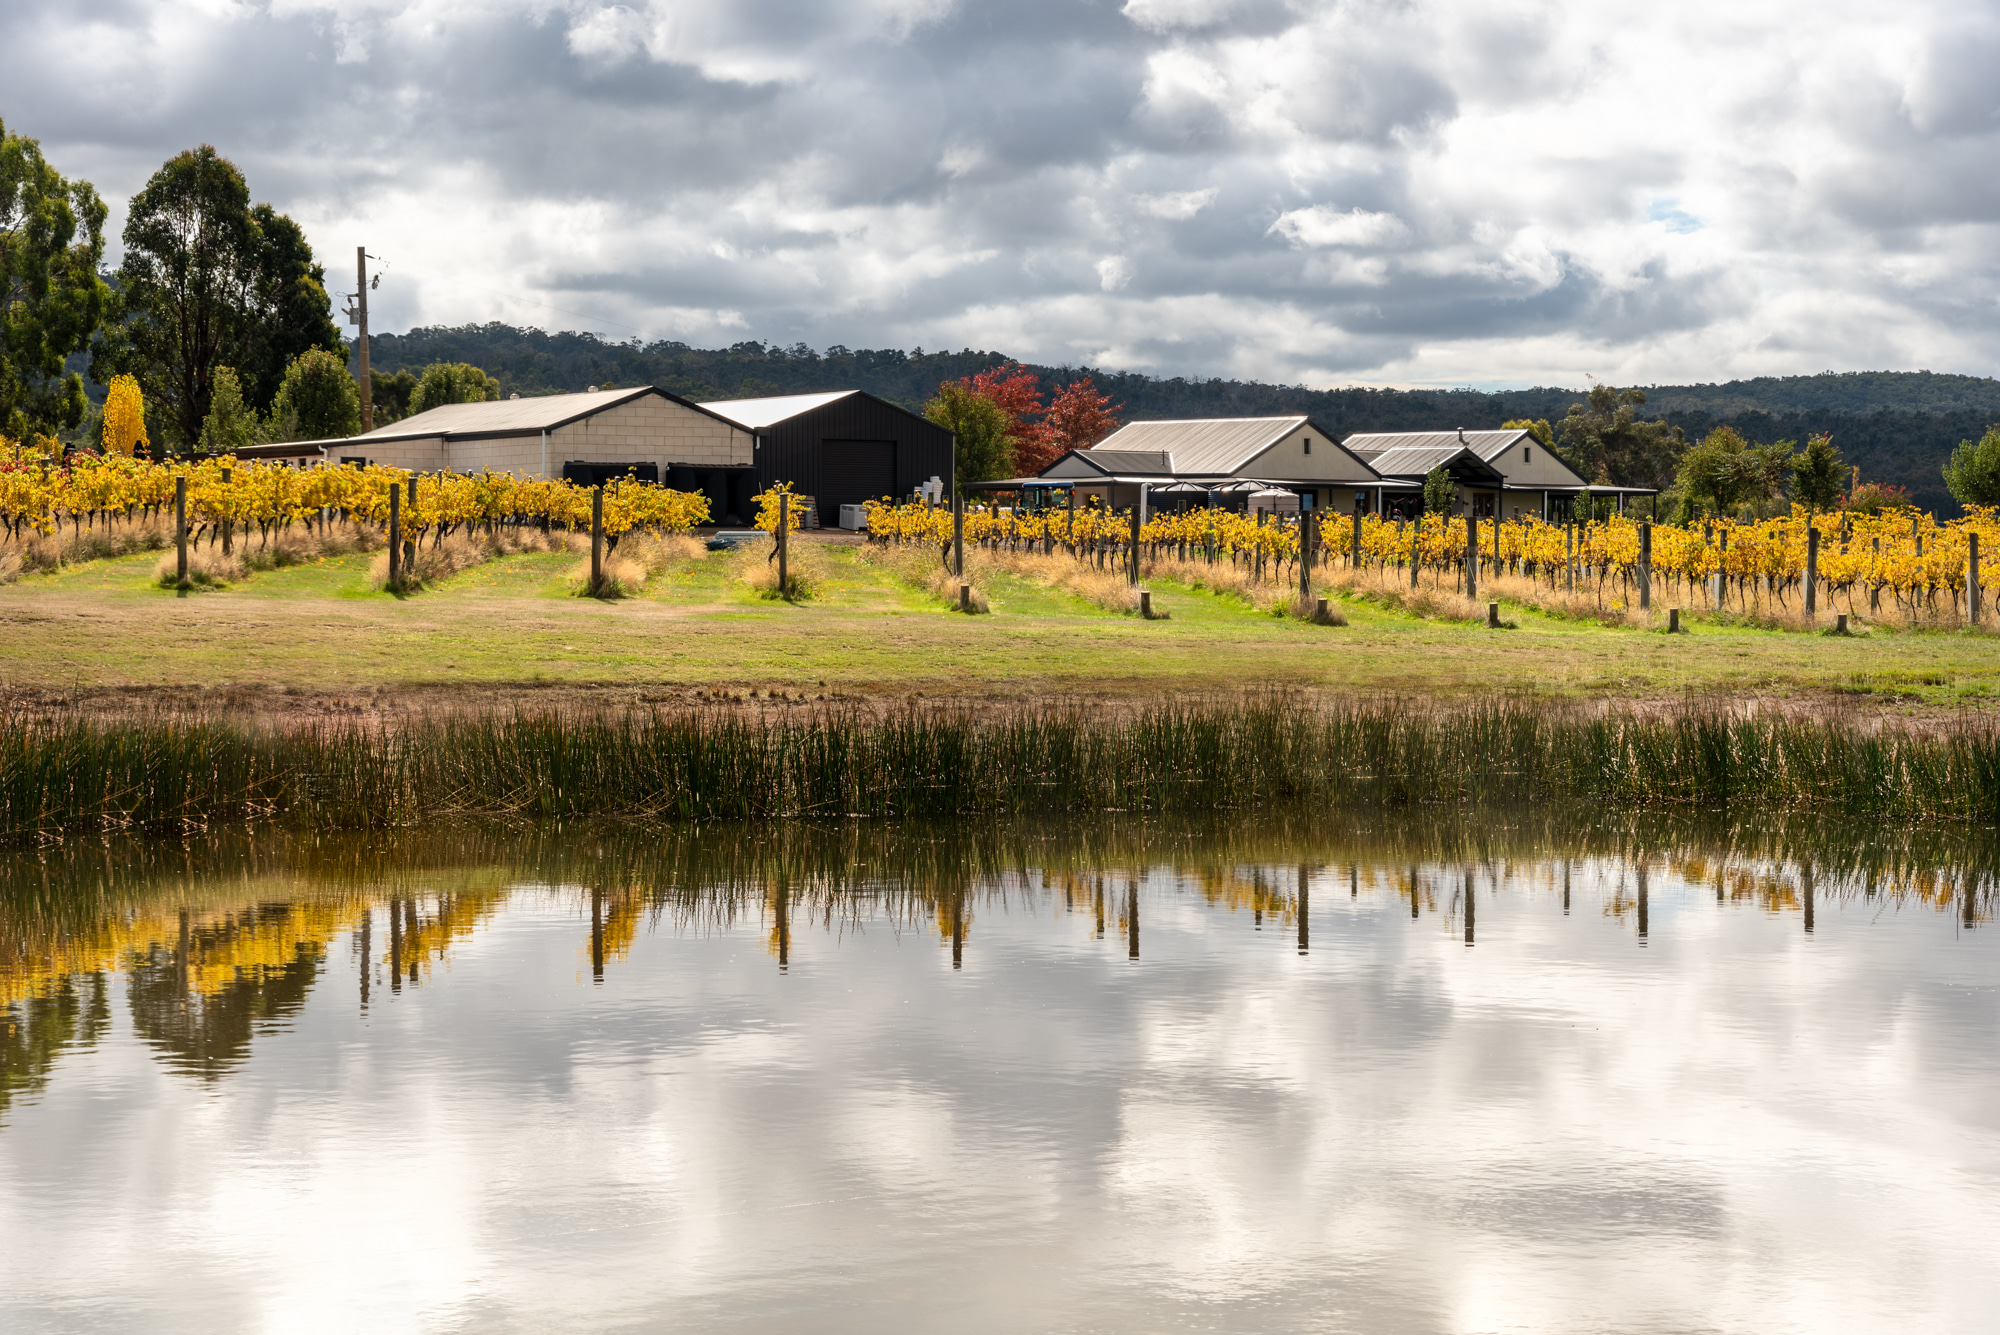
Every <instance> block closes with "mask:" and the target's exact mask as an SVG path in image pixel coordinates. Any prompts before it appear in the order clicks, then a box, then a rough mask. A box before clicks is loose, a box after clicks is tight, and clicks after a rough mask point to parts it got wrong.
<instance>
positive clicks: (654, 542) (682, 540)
mask: <svg viewBox="0 0 2000 1335" xmlns="http://www.w3.org/2000/svg"><path fill="white" fill-rule="evenodd" d="M571 545H572V546H574V547H577V548H579V549H587V548H588V545H589V544H588V541H587V540H586V539H583V538H582V537H581V536H580V535H578V536H576V538H575V541H574V542H573V543H572V544H571ZM707 559H708V549H707V548H706V547H704V546H702V544H701V542H700V540H699V539H697V538H694V537H691V536H689V535H688V534H685V533H668V534H651V533H632V534H627V535H626V536H624V537H623V538H621V539H619V542H618V545H617V546H616V547H614V548H612V549H611V550H610V551H609V552H606V553H605V555H604V578H603V580H602V582H601V583H600V584H599V585H598V587H597V588H596V589H595V590H593V589H592V588H591V587H590V561H589V559H588V558H586V559H584V560H583V561H580V562H578V563H577V566H576V568H575V569H573V570H571V571H570V573H569V584H570V592H571V593H572V594H574V595H576V596H577V597H580V598H584V597H595V598H607V599H609V598H636V597H638V595H639V594H640V592H641V591H643V590H644V589H645V587H646V581H647V580H648V579H650V578H652V577H653V576H654V575H658V574H662V573H664V572H665V571H666V570H667V569H669V568H670V567H672V566H675V565H678V564H680V563H682V562H684V561H705V560H707Z"/></svg>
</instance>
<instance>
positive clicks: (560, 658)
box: [0, 546, 2000, 710]
mask: <svg viewBox="0 0 2000 1335" xmlns="http://www.w3.org/2000/svg"><path fill="white" fill-rule="evenodd" d="M822 555H823V557H824V562H823V569H824V570H825V572H826V578H824V579H823V580H822V581H821V587H819V588H818V589H816V591H815V596H814V597H813V598H812V599H811V600H809V601H807V602H804V603H801V604H797V605H792V604H787V603H782V602H777V601H772V600H764V599H760V598H758V597H756V596H755V595H754V594H753V593H752V592H751V591H750V590H748V589H747V588H745V587H744V586H743V585H741V584H740V583H739V582H736V581H734V580H733V579H731V578H730V575H729V570H728V562H727V561H726V560H725V559H723V558H721V557H712V558H709V559H706V560H699V561H689V562H685V563H681V564H679V565H677V566H675V567H673V568H671V569H669V570H668V571H666V572H663V573H661V574H658V575H655V576H654V577H653V578H652V579H650V580H648V582H647V584H646V587H645V588H644V590H643V591H642V592H641V593H640V595H639V596H638V597H636V598H631V599H627V600H623V601H620V602H616V603H603V602H598V601H596V600H592V599H582V598H573V597H569V596H567V594H568V591H569V590H568V577H569V575H570V573H571V572H572V571H574V570H575V568H576V567H577V565H578V564H579V563H580V562H581V561H582V560H583V559H584V558H583V557H582V556H580V555H578V554H573V553H533V554H523V555H517V556H511V557H505V558H501V559H498V560H495V561H491V562H488V563H486V564H484V565H481V566H477V567H475V568H473V569H470V570H467V571H464V572H461V573H460V574H458V575H455V576H453V577H451V578H450V579H447V580H444V581H442V582H441V583H439V584H438V585H437V586H435V587H433V588H430V589H427V590H425V591H424V592H422V593H421V594H418V595H415V596H413V597H410V598H406V599H397V598H394V597H391V596H388V595H386V594H381V593H376V592H374V591H373V590H372V589H370V587H369V585H368V581H367V570H368V558H367V557H366V556H346V557H336V558H330V559H327V560H323V561H318V562H313V563H310V564H307V565H303V566H297V567H291V568H288V569H284V570H274V571H263V572H258V573H256V574H254V575H252V576H251V577H250V578H248V579H246V580H243V581H241V582H239V583H236V584H233V585H232V586H231V587H230V588H228V589H226V590H223V591H220V592H208V591H203V592H200V593H195V594H190V595H188V596H185V597H177V596H176V595H175V594H174V593H173V592H171V591H165V590H161V589H159V588H157V587H155V585H154V583H153V570H154V568H155V564H156V562H157V560H158V556H157V554H141V555H136V556H131V557H123V558H117V559H114V560H105V561H95V562H87V563H84V564H81V565H78V566H74V567H70V568H68V569H65V570H63V571H62V572H60V573H58V574H54V575H44V576H28V577H24V578H22V579H20V580H19V581H17V582H15V583H13V584H10V585H4V586H0V690H5V689H8V688H13V689H20V688H35V687H41V688H52V687H53V688H61V689H71V688H74V687H82V688H90V689H95V688H100V687H101V688H104V689H107V690H132V689H139V690H172V689H181V688H185V687H187V686H189V685H193V684H201V685H214V684H218V683H229V684H231V685H233V686H239V687H244V688H257V689H265V690H269V691H273V692H276V691H283V690H287V689H292V688H299V689H305V690H308V691H311V692H316V693H326V692H336V693H337V692H351V691H355V690H374V689H378V688H383V687H388V688H403V687H413V688H414V687H433V686H438V685H442V684H447V683H466V684H474V685H479V686H482V687H487V688H515V687H522V688H535V689H542V688H546V687H548V686H563V687H566V688H570V689H574V690H578V691H597V690H623V689H628V688H638V689H643V690H654V689H670V690H693V689H702V690H713V689H717V688H723V689H735V690H742V689H745V688H748V687H753V686H754V687H783V688H793V689H796V688H799V687H804V686H811V687H815V688H817V687H819V686H820V684H821V683H824V684H825V688H826V689H828V690H832V691H837V692H841V693H845V694H851V695H888V696H899V697H900V696H907V695H910V694H913V693H922V694H924V695H925V696H936V695H945V696H962V697H970V698H979V699H991V698H995V697H1000V698H1020V697H1024V696H1047V695H1065V694H1072V693H1080V694H1086V695H1091V696H1103V695H1113V696H1131V697H1140V698H1145V697H1153V696H1158V695H1160V694H1162V693H1165V692H1181V691H1188V690H1195V691H1206V690H1239V689H1242V688H1244V687H1246V686H1250V687H1264V686H1271V685H1282V686H1300V687H1308V688H1317V689H1322V690H1327V691H1332V692H1336V693H1351V692H1356V691H1359V692H1364V693H1374V692H1389V693H1395V694H1399V695H1430V696H1441V697H1448V698H1464V697H1468V696H1473V697H1476V696H1488V695H1491V694H1493V693H1495V692H1500V693H1511V692H1528V693H1534V694H1542V695H1556V696H1566V697H1596V696H1612V697H1619V698H1639V699H1647V700H1654V701H1671V700H1675V699H1678V698H1680V697H1682V696H1684V695H1686V694H1688V693H1690V692H1693V693H1698V694H1723V695H1751V696H1757V697H1791V698H1813V697H1819V698H1823V699H1826V700H1829V701H1831V700H1835V699H1844V700H1849V701H1856V700H1866V701H1868V702H1869V703H1870V705H1871V707H1877V708H1892V709H1907V708H1914V707H1921V708H1930V709H1934V710H1935V709H1940V708H1946V709H1955V708H1961V707H1965V708H1979V709H1985V708H1990V707H1992V703H1993V694H1994V691H1995V690H1996V688H2000V638H1995V637H1991V636H1985V635H1974V634H1963V633H1945V632H1894V631H1890V630H1887V629H1885V628H1879V627H1878V628H1873V629H1870V631H1869V633H1868V634H1866V635H1861V636H1855V637H1852V638H1844V639H1843V638H1838V637H1833V636H1821V635H1804V634H1796V633H1788V632H1783V631H1775V630H1766V629H1761V628H1757V627H1753V626H1730V625H1723V624H1718V623H1714V622H1709V621H1703V620H1691V621H1690V622H1688V623H1687V624H1688V626H1689V632H1690V633H1688V634H1686V635H1680V636H1665V635H1655V634H1648V633H1645V632H1641V631H1636V630H1629V629H1625V628H1612V627H1605V626H1601V625H1598V624H1595V623H1594V622H1589V621H1583V620H1570V619H1564V618H1558V617H1551V616H1547V615H1544V614H1541V613H1537V612H1533V611H1529V610H1526V609H1521V608H1516V607H1513V606H1511V605H1508V606H1504V607H1503V613H1504V615H1505V616H1506V617H1507V618H1508V619H1509V620H1512V621H1514V622H1515V623H1516V624H1517V625H1518V629H1516V630H1513V631H1510V632H1507V633H1506V634H1499V635H1496V634H1494V633H1492V632H1490V631H1487V630H1486V629H1485V628H1484V627H1483V626H1480V625H1472V624H1462V623H1455V622H1445V621H1427V620H1421V619H1418V618H1416V617H1413V616H1410V615H1408V614H1405V613H1402V612H1400V611H1396V610H1394V609H1390V608H1385V607H1380V606H1375V605H1372V604H1370V603H1367V602H1363V601H1360V600H1357V599H1347V600H1344V601H1342V603H1341V605H1342V607H1343V609H1344V611H1345V613H1346V615H1347V618H1348V620H1349V623H1350V624H1349V625H1347V626H1345V627H1338V628H1329V627H1318V626H1310V625H1306V624H1303V623H1301V622H1298V621H1296V620H1292V619H1288V618H1279V617H1273V616H1271V615H1269V614H1268V613H1263V612H1259V611H1257V610H1256V609H1254V608H1251V607H1249V606H1247V605H1246V604H1244V603H1242V602H1241V601H1240V600H1237V599H1233V598H1228V597H1219V596H1217V595H1214V594H1210V593H1206V592H1202V591H1198V590H1193V589H1186V588H1182V587H1179V586H1176V585H1172V584H1170V583H1167V582H1164V581H1161V582H1156V583H1154V584H1152V585H1151V587H1152V588H1153V590H1154V595H1155V602H1156V604H1157V605H1158V606H1159V607H1160V608H1161V610H1162V611H1165V612H1167V613H1169V614H1170V616H1171V619H1170V620H1163V621H1154V622H1142V621H1140V620H1139V619H1138V618H1136V617H1130V616H1120V615H1116V614H1114V613H1110V612H1107V611H1105V610H1104V609H1103V608H1100V607H1097V606H1095V605H1094V604H1091V603H1089V602H1086V601H1085V600H1082V599H1079V598H1074V597H1071V596H1068V595H1065V594H1061V593H1055V592H1051V591H1050V590H1048V589H1046V588H1044V587H1042V586H1040V585H1038V584H1036V583H1035V582H1033V581H1031V580H1027V579H1023V578H1019V577H1015V576H1011V575H996V576H993V577H992V578H990V579H989V580H988V581H987V583H986V585H985V586H983V587H985V589H986V592H987V595H988V597H989V599H990V600H991V603H992V615H991V616H983V617H970V618H969V617H962V616H957V615H953V614H952V613H951V612H950V611H948V610H947V609H946V608H944V607H943V606H942V605H941V604H939V603H937V602H936V601H934V600H932V599H931V598H929V597H928V596H926V595H924V594H923V593H921V592H920V591H917V590H914V589H911V588H910V587H908V586H907V585H905V584H903V583H902V582H901V581H899V580H897V579H896V578H895V577H894V575H893V573H891V572H889V571H886V570H884V569H882V568H880V567H878V566H874V565H871V564H869V563H865V562H860V561H857V560H856V559H855V552H854V549H852V548H847V547H838V546H834V547H829V548H827V549H825V550H824V551H823V552H822ZM1864 687H1865V688H1866V689H1862V688H1864Z"/></svg>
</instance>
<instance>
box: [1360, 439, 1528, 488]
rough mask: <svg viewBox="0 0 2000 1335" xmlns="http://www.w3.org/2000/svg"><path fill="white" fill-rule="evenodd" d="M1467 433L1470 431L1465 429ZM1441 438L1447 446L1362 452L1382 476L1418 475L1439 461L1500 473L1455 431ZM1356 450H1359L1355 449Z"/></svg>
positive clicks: (1424, 472) (1496, 475) (1493, 473)
mask: <svg viewBox="0 0 2000 1335" xmlns="http://www.w3.org/2000/svg"><path fill="white" fill-rule="evenodd" d="M1466 434H1467V435H1471V434H1472V433H1471V432H1469V431H1468V432H1467V433H1466ZM1444 439H1446V440H1449V441H1450V442H1451V444H1449V445H1429V446H1405V447H1402V448H1399V449H1392V450H1378V451H1375V452H1374V453H1373V455H1372V456H1371V455H1366V454H1364V455H1362V458H1364V459H1367V460H1368V463H1369V466H1370V467H1372V468H1373V469H1374V470H1375V471H1376V472H1378V473H1381V474H1383V475H1384V476H1386V477H1422V476H1423V475H1424V474H1426V473H1428V472H1430V471H1431V470H1432V469H1433V468H1436V467H1437V466H1438V465H1439V464H1444V465H1445V466H1447V467H1450V466H1451V465H1453V464H1457V465H1458V466H1459V467H1460V469H1461V470H1464V469H1467V468H1468V466H1469V471H1472V472H1474V473H1485V474H1488V475H1490V476H1492V477H1494V478H1496V479H1497V478H1498V477H1499V476H1500V474H1499V472H1498V471H1496V470H1495V469H1494V467H1493V465H1491V464H1489V463H1487V462H1486V461H1485V460H1484V459H1481V458H1480V457H1479V456H1478V454H1476V453H1474V452H1473V451H1472V450H1471V449H1469V448H1468V447H1466V446H1463V445H1460V444H1459V443H1458V436H1457V434H1456V433H1453V432H1447V433H1446V434H1445V436H1444ZM1356 453H1360V452H1359V451H1356Z"/></svg>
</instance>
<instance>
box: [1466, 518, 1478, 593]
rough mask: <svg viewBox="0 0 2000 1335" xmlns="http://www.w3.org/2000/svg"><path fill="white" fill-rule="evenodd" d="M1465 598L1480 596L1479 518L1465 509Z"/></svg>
mask: <svg viewBox="0 0 2000 1335" xmlns="http://www.w3.org/2000/svg"><path fill="white" fill-rule="evenodd" d="M1465 596H1466V597H1468V598H1477V597H1478V596H1479V516H1478V515H1476V514H1474V513H1473V512H1472V507H1471V506H1469V505H1468V506H1467V507H1466V508H1465Z"/></svg>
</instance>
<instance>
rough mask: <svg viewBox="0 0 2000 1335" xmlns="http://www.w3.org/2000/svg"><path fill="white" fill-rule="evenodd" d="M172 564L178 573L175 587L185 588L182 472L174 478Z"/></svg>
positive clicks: (185, 523)
mask: <svg viewBox="0 0 2000 1335" xmlns="http://www.w3.org/2000/svg"><path fill="white" fill-rule="evenodd" d="M174 565H175V567H176V569H177V571H178V573H177V574H176V575H175V577H174V585H175V587H176V588H182V589H185V588H186V587H187V582H188V480H187V474H186V473H182V474H181V475H180V476H179V477H177V478H175V479H174Z"/></svg>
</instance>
